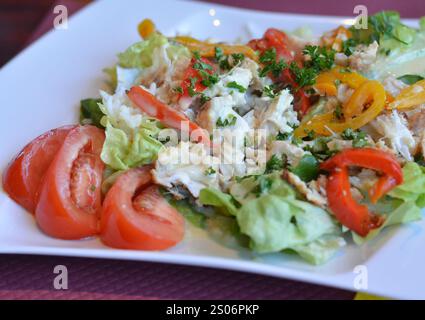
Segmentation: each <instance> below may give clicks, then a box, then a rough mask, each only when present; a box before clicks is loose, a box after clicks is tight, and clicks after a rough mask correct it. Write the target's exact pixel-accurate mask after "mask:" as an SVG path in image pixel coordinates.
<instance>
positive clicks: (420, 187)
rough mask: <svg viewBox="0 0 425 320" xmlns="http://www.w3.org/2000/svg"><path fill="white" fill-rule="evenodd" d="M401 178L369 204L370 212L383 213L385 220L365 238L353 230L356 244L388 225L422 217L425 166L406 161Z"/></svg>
mask: <svg viewBox="0 0 425 320" xmlns="http://www.w3.org/2000/svg"><path fill="white" fill-rule="evenodd" d="M403 179H404V183H403V184H401V185H400V186H398V187H397V188H395V189H394V190H392V191H390V192H389V193H388V195H386V196H385V197H383V198H382V199H381V200H380V201H378V203H377V204H376V205H374V206H372V205H369V207H370V210H371V211H372V212H379V214H383V215H385V222H384V223H383V225H382V226H381V227H379V228H377V229H374V230H372V231H371V232H370V233H369V234H368V235H367V237H365V238H362V237H360V236H359V235H357V234H355V233H354V232H353V239H354V241H355V242H356V243H357V244H362V243H364V242H366V241H368V240H371V239H373V238H375V237H376V236H377V235H378V234H379V233H380V232H381V231H382V230H383V229H384V228H386V227H388V226H392V225H395V224H401V223H407V222H411V221H416V220H420V219H421V218H422V213H421V208H423V207H425V201H424V200H425V168H424V167H421V166H420V165H418V164H417V163H415V162H408V163H407V164H406V165H405V166H404V167H403Z"/></svg>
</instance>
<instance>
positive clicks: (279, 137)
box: [276, 132, 292, 141]
mask: <svg viewBox="0 0 425 320" xmlns="http://www.w3.org/2000/svg"><path fill="white" fill-rule="evenodd" d="M291 135H292V133H291V132H279V133H278V134H277V135H276V140H281V141H283V140H288V139H289V138H290V137H291Z"/></svg>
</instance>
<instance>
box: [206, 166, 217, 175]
mask: <svg viewBox="0 0 425 320" xmlns="http://www.w3.org/2000/svg"><path fill="white" fill-rule="evenodd" d="M215 173H216V171H215V170H214V168H213V167H209V168H208V169H207V170H205V175H206V176H210V175H213V174H215Z"/></svg>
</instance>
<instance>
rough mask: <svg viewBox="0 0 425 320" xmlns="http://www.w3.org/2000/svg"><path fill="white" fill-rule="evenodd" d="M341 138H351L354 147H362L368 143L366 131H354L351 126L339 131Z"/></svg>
mask: <svg viewBox="0 0 425 320" xmlns="http://www.w3.org/2000/svg"><path fill="white" fill-rule="evenodd" d="M341 138H343V139H344V140H352V141H353V147H354V148H363V147H366V146H367V145H368V144H369V143H368V142H367V140H366V132H364V131H355V130H353V129H351V128H347V129H345V130H344V131H343V132H342V133H341Z"/></svg>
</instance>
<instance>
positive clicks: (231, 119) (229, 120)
mask: <svg viewBox="0 0 425 320" xmlns="http://www.w3.org/2000/svg"><path fill="white" fill-rule="evenodd" d="M236 120H237V118H236V116H234V115H233V114H229V115H228V116H227V117H226V118H224V119H222V118H221V117H219V118H218V119H217V121H216V123H215V125H216V126H217V127H218V128H224V127H231V126H234V125H235V124H236Z"/></svg>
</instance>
